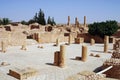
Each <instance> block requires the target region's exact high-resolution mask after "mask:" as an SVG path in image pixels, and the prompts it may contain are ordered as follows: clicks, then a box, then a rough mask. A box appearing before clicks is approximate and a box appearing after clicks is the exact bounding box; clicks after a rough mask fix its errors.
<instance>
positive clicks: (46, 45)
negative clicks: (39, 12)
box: [0, 16, 120, 80]
mask: <svg viewBox="0 0 120 80" xmlns="http://www.w3.org/2000/svg"><path fill="white" fill-rule="evenodd" d="M83 19H84V21H83V23H81V22H80V21H79V20H80V19H78V17H76V18H75V19H74V20H75V23H74V24H73V23H71V18H70V16H68V21H66V24H56V25H53V26H52V25H49V24H48V25H40V24H38V23H33V24H30V25H22V24H20V23H14V24H17V25H13V24H9V25H0V80H120V39H119V37H120V36H119V35H114V36H112V38H111V36H104V39H101V38H100V37H98V36H91V35H90V34H88V29H89V28H88V24H87V16H84V17H83ZM118 32H119V31H118ZM111 39H112V40H111Z"/></svg>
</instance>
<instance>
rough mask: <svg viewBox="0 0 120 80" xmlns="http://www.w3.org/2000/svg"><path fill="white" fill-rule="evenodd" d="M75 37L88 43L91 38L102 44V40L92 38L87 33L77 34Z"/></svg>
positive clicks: (96, 37)
mask: <svg viewBox="0 0 120 80" xmlns="http://www.w3.org/2000/svg"><path fill="white" fill-rule="evenodd" d="M77 37H83V38H84V41H85V42H90V40H91V38H93V39H94V40H95V42H96V43H103V42H104V40H103V39H102V38H100V37H99V36H92V35H90V34H89V33H82V34H78V35H77Z"/></svg>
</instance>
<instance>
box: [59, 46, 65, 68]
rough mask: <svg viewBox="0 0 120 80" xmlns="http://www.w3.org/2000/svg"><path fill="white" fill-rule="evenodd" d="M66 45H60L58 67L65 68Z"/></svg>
mask: <svg viewBox="0 0 120 80" xmlns="http://www.w3.org/2000/svg"><path fill="white" fill-rule="evenodd" d="M65 54H66V45H60V55H59V56H60V64H59V66H60V67H62V68H63V67H65Z"/></svg>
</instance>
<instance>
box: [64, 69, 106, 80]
mask: <svg viewBox="0 0 120 80" xmlns="http://www.w3.org/2000/svg"><path fill="white" fill-rule="evenodd" d="M105 78H106V75H104V74H96V73H94V72H90V71H83V72H80V73H78V74H76V75H73V76H70V77H68V78H67V79H66V80H105Z"/></svg>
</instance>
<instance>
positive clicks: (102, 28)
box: [88, 21, 118, 38]
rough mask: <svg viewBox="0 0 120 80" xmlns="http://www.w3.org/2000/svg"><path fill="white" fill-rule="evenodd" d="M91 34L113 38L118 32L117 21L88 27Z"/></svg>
mask: <svg viewBox="0 0 120 80" xmlns="http://www.w3.org/2000/svg"><path fill="white" fill-rule="evenodd" d="M88 27H89V30H88V32H89V34H91V35H98V36H100V37H102V38H103V37H104V36H105V35H108V36H111V35H112V34H114V33H115V32H116V31H117V30H118V25H117V21H106V22H100V23H99V22H97V23H93V24H90V25H88Z"/></svg>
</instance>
